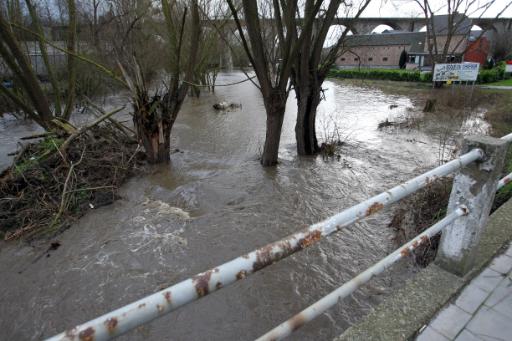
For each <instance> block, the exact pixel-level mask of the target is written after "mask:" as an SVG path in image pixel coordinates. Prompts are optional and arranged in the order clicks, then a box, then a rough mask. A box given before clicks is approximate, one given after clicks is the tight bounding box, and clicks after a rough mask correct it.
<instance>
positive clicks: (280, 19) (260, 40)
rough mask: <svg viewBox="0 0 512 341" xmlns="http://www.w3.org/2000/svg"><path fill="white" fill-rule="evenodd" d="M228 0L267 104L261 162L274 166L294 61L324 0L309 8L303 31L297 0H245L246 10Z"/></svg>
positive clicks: (243, 6)
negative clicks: (298, 20) (299, 20)
mask: <svg viewBox="0 0 512 341" xmlns="http://www.w3.org/2000/svg"><path fill="white" fill-rule="evenodd" d="M227 3H228V5H229V8H230V9H231V13H232V15H233V18H234V20H235V23H236V25H237V29H238V33H239V35H240V39H241V40H242V43H243V46H244V49H245V52H246V54H247V56H248V58H249V61H250V63H251V64H252V67H253V68H254V71H255V73H256V77H257V78H258V83H259V85H257V86H258V87H259V89H260V92H261V95H262V97H263V103H264V105H265V111H266V115H267V124H266V136H265V144H264V147H263V154H262V156H261V164H262V165H263V166H273V165H275V164H277V158H278V152H279V142H280V139H281V129H282V126H283V119H284V113H285V109H286V101H287V99H288V94H289V91H290V85H289V80H290V76H291V73H292V63H293V61H294V58H295V56H296V55H297V53H298V52H299V49H300V47H301V46H302V44H303V43H304V39H305V36H306V35H305V34H304V32H309V31H311V30H312V27H313V23H314V18H315V16H316V15H317V14H318V12H319V10H320V9H321V4H322V1H317V2H316V3H315V5H314V6H313V7H312V8H311V9H310V11H309V12H308V13H309V14H310V16H309V17H307V18H304V20H303V24H302V27H301V29H302V30H301V32H300V33H299V32H298V30H297V26H296V20H297V19H298V13H299V7H298V1H297V0H290V1H284V0H283V1H278V0H273V1H272V0H264V1H254V0H242V1H241V7H242V9H243V11H240V10H239V9H238V8H237V7H236V6H235V4H234V3H233V1H232V0H227ZM243 26H245V30H244V28H243Z"/></svg>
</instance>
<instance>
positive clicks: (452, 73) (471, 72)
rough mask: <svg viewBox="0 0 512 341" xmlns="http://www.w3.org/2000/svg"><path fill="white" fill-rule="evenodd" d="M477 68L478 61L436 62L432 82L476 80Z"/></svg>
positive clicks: (478, 66) (478, 65)
mask: <svg viewBox="0 0 512 341" xmlns="http://www.w3.org/2000/svg"><path fill="white" fill-rule="evenodd" d="M479 68H480V64H478V63H460V64H436V66H435V67H434V76H433V77H432V80H433V81H434V82H446V81H457V82H461V81H462V82H465V81H476V78H477V77H478V70H479Z"/></svg>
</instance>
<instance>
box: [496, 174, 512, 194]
mask: <svg viewBox="0 0 512 341" xmlns="http://www.w3.org/2000/svg"><path fill="white" fill-rule="evenodd" d="M510 182H512V173H510V174H508V175H506V176H505V177H504V178H502V179H501V180H500V181H498V186H497V188H496V190H497V191H499V190H500V189H501V188H502V187H503V186H505V185H506V184H508V183H510Z"/></svg>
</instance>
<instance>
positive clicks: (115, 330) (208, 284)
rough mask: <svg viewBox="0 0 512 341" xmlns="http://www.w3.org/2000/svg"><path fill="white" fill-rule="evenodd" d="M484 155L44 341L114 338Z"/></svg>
mask: <svg viewBox="0 0 512 341" xmlns="http://www.w3.org/2000/svg"><path fill="white" fill-rule="evenodd" d="M483 157H484V153H483V151H482V150H481V149H478V148H477V149H473V150H471V151H470V152H468V153H466V154H464V155H462V156H460V157H459V158H457V159H455V160H452V161H450V162H447V163H445V164H444V165H441V166H439V167H437V168H435V169H433V170H431V171H429V172H427V173H424V174H422V175H420V176H417V177H416V178H414V179H412V180H409V181H407V182H405V183H403V184H401V185H398V186H396V187H394V188H392V189H390V190H388V191H386V192H383V193H381V194H378V195H376V196H374V197H372V198H370V199H367V200H366V201H363V202H361V203H359V204H357V205H355V206H352V207H350V208H348V209H346V210H344V211H342V212H341V213H338V214H336V215H334V216H332V217H331V218H328V219H326V220H324V221H322V222H320V223H317V224H314V225H311V226H309V227H308V228H306V229H304V230H302V231H299V232H297V233H294V234H292V235H290V236H288V237H286V238H284V239H282V240H280V241H277V242H274V243H271V244H268V245H266V246H264V247H262V248H260V249H258V250H255V251H252V252H250V253H248V254H246V255H244V256H241V257H238V258H235V259H233V260H231V261H229V262H227V263H224V264H222V265H220V266H218V267H215V268H213V269H210V270H208V271H206V272H203V273H200V274H198V275H196V276H194V277H192V278H189V279H186V280H184V281H182V282H180V283H177V284H175V285H173V286H171V287H169V288H167V289H164V290H162V291H159V292H157V293H155V294H152V295H150V296H147V297H145V298H143V299H140V300H138V301H136V302H133V303H131V304H129V305H127V306H124V307H122V308H119V309H117V310H115V311H113V312H110V313H107V314H105V315H103V316H100V317H98V318H96V319H94V320H91V321H89V322H86V323H83V324H81V325H78V326H76V327H74V328H71V329H69V330H67V331H65V332H63V333H61V334H59V335H56V336H54V337H52V338H50V339H49V340H80V339H83V338H84V336H88V337H94V340H108V339H110V338H113V337H116V336H119V335H121V334H123V333H126V332H127V331H129V330H131V329H134V328H136V327H138V326H140V325H142V324H144V323H147V322H149V321H151V320H154V319H155V318H157V317H161V316H162V315H164V314H166V313H169V312H171V311H173V310H175V309H176V308H178V307H181V306H183V305H185V304H187V303H190V302H192V301H195V300H197V299H199V298H201V297H203V296H206V295H208V294H210V293H212V292H214V291H217V290H219V289H221V288H223V287H225V286H227V285H229V284H232V283H234V282H236V281H237V280H240V279H243V278H245V277H246V276H248V275H250V274H252V273H254V272H256V271H258V270H260V269H263V268H265V267H267V266H268V265H271V264H273V263H275V262H277V261H279V260H281V259H283V258H285V257H288V256H289V255H291V254H294V253H295V252H297V251H300V250H302V249H305V248H307V247H309V246H311V245H313V244H315V243H317V242H318V241H319V240H320V239H321V238H322V237H325V236H328V235H330V234H332V233H334V232H337V231H339V230H341V229H342V228H344V227H346V226H348V225H350V224H352V223H354V222H356V221H358V220H361V219H363V218H365V217H367V216H370V215H372V214H374V213H376V212H378V211H380V210H381V209H383V208H384V207H385V206H388V205H390V204H392V203H395V202H397V201H399V200H401V199H402V198H404V197H406V196H407V195H409V194H411V193H414V192H415V191H417V190H418V189H420V188H422V187H424V186H425V185H427V184H428V183H430V182H431V181H433V180H435V179H436V178H438V177H443V176H446V175H448V174H450V173H453V172H454V171H456V170H458V169H460V168H462V167H464V166H466V165H468V164H470V163H472V162H474V161H476V160H479V159H481V158H483Z"/></svg>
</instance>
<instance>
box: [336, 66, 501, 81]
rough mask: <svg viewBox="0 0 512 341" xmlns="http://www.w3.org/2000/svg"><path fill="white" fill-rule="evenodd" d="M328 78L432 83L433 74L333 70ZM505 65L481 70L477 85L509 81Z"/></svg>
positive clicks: (397, 71) (388, 70)
mask: <svg viewBox="0 0 512 341" xmlns="http://www.w3.org/2000/svg"><path fill="white" fill-rule="evenodd" d="M328 77H334V78H357V79H379V80H390V81H399V82H427V83H430V82H432V73H431V72H423V73H421V72H419V71H412V70H401V69H331V71H330V72H329V75H328ZM508 77H509V75H508V74H506V73H505V64H504V63H500V64H498V65H497V66H496V67H495V68H493V69H490V70H484V69H480V72H479V73H478V78H477V83H492V82H497V81H499V80H502V79H507V78H508Z"/></svg>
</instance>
